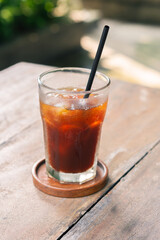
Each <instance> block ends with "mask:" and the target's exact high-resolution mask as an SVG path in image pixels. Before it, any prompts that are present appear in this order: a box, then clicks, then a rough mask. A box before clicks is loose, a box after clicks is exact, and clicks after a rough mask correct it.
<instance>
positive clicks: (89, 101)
mask: <svg viewBox="0 0 160 240" xmlns="http://www.w3.org/2000/svg"><path fill="white" fill-rule="evenodd" d="M89 74H90V70H89V69H83V68H60V69H56V70H53V71H48V72H45V73H42V74H41V75H40V76H39V79H38V83H39V98H40V111H41V117H42V122H43V130H44V143H45V158H46V169H47V173H48V176H49V177H54V178H56V179H57V180H58V181H60V182H61V183H71V182H72V183H80V184H81V183H84V182H86V181H89V180H91V179H93V178H94V177H95V176H96V167H97V154H98V147H99V139H100V134H101V127H102V123H103V120H104V117H105V112H106V108H107V102H108V91H109V85H110V80H109V78H108V77H107V76H105V75H104V74H102V73H99V72H97V73H96V75H95V78H94V81H93V85H92V90H91V91H85V88H86V84H87V81H88V78H89Z"/></svg>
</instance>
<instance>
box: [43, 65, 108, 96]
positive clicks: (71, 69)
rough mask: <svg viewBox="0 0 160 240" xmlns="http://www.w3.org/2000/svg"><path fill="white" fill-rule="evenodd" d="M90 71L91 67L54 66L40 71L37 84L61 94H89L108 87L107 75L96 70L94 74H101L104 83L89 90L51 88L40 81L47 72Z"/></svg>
mask: <svg viewBox="0 0 160 240" xmlns="http://www.w3.org/2000/svg"><path fill="white" fill-rule="evenodd" d="M90 71H91V69H89V68H78V67H62V68H55V69H53V70H49V71H45V72H43V73H41V74H40V75H39V77H38V84H39V85H40V86H43V87H45V88H47V89H49V90H52V91H53V92H55V93H61V94H62V93H63V94H91V93H94V92H99V91H101V90H103V89H105V88H107V87H109V85H110V83H111V80H110V78H109V77H108V76H106V75H105V74H103V73H101V72H99V71H96V74H95V76H101V77H102V78H103V79H102V80H103V81H104V82H106V84H105V85H104V86H103V87H100V88H97V89H93V90H92V89H91V90H89V91H86V90H83V91H77V92H75V91H68V90H66V91H65V89H57V88H52V87H49V86H47V84H45V83H43V81H42V78H43V77H44V76H45V75H48V74H51V73H56V72H73V73H81V72H83V73H88V76H89V74H90ZM93 81H94V80H93ZM86 85H87V82H86Z"/></svg>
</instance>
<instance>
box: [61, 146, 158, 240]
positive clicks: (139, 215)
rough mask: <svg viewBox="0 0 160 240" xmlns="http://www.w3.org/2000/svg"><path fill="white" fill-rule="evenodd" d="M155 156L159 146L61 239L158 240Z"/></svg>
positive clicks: (156, 163) (156, 158) (156, 156)
mask: <svg viewBox="0 0 160 240" xmlns="http://www.w3.org/2000/svg"><path fill="white" fill-rule="evenodd" d="M159 156H160V144H158V145H157V146H156V147H155V148H154V149H153V150H152V151H151V152H150V153H149V154H148V155H147V156H146V157H145V158H144V159H143V160H142V161H141V162H140V163H139V164H138V165H136V166H135V167H134V169H133V170H132V171H130V172H129V173H128V174H127V175H126V176H125V177H124V178H122V179H121V181H120V182H119V184H118V185H117V186H116V187H115V188H114V189H113V190H112V191H111V193H110V194H108V195H107V196H105V197H104V198H103V199H102V200H101V201H99V202H98V203H97V204H96V206H95V207H93V208H92V209H91V211H89V212H88V213H87V214H86V215H85V216H84V217H83V218H82V219H81V220H80V221H79V222H78V223H77V224H76V225H75V227H73V228H72V229H71V230H70V231H69V233H68V234H66V235H65V236H64V237H62V239H63V240H65V239H66V240H68V239H70V240H73V239H77V240H81V239H85V240H90V239H95V240H99V239H109V240H117V239H125V240H134V239H145V240H152V239H159V238H160V184H159V183H160V174H159V173H160V158H159Z"/></svg>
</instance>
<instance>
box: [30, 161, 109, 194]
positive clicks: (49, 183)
mask: <svg viewBox="0 0 160 240" xmlns="http://www.w3.org/2000/svg"><path fill="white" fill-rule="evenodd" d="M107 175H108V168H107V166H106V165H105V164H104V163H103V162H102V161H98V164H97V174H96V177H95V178H94V179H93V180H90V181H88V182H86V183H83V184H77V183H71V184H62V183H59V182H58V181H57V180H56V179H54V178H50V177H48V175H47V173H46V165H45V160H40V161H38V162H36V163H35V164H34V166H33V168H32V176H33V183H34V185H35V186H36V187H37V188H38V189H39V190H41V191H42V192H44V193H47V194H49V195H53V196H56V197H66V198H69V197H72V198H74V197H82V196H87V195H90V194H92V193H95V192H98V191H99V190H100V189H102V188H103V187H104V186H105V184H106V180H107Z"/></svg>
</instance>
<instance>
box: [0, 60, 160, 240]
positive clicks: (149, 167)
mask: <svg viewBox="0 0 160 240" xmlns="http://www.w3.org/2000/svg"><path fill="white" fill-rule="evenodd" d="M48 69H50V67H48V66H43V65H36V64H30V63H18V64H16V65H14V66H12V67H10V68H8V69H6V70H3V71H1V72H0V83H1V88H0V113H1V114H0V131H1V135H0V239H2V240H12V239H14V240H23V239H25V240H30V239H31V240H51V239H63V240H64V239H67V240H72V239H73V240H75V239H76V240H77V239H78V240H79V239H81V240H84V239H87V240H90V239H97V240H99V239H108V240H124V239H128V240H132V239H136V240H142V239H143V240H144V239H148V240H158V239H160V107H159V104H160V90H156V89H149V88H146V87H143V86H138V85H133V84H130V83H126V82H120V81H115V80H113V81H112V85H111V89H110V99H109V108H108V113H107V115H106V119H105V122H104V125H103V133H102V138H101V145H100V153H99V155H100V158H101V159H102V160H103V161H105V163H106V164H107V165H108V168H109V179H108V183H107V185H106V187H104V188H103V189H102V190H101V191H100V192H98V193H96V194H93V195H90V196H87V197H81V198H75V199H74V198H68V199H67V198H57V197H53V196H49V195H46V194H44V193H43V192H40V191H39V190H38V189H37V188H35V187H34V185H33V182H32V176H31V169H32V166H33V164H34V163H35V162H36V161H37V160H40V159H43V158H44V148H43V133H42V124H41V119H40V114H39V103H38V91H37V77H38V75H39V74H40V73H41V72H43V71H46V70H48Z"/></svg>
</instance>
